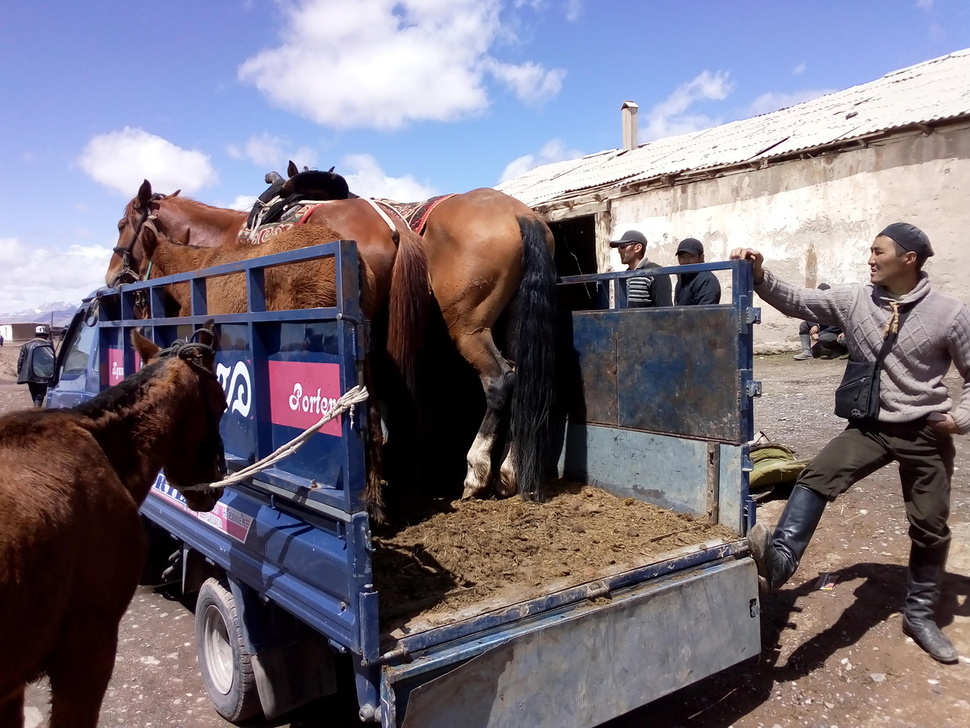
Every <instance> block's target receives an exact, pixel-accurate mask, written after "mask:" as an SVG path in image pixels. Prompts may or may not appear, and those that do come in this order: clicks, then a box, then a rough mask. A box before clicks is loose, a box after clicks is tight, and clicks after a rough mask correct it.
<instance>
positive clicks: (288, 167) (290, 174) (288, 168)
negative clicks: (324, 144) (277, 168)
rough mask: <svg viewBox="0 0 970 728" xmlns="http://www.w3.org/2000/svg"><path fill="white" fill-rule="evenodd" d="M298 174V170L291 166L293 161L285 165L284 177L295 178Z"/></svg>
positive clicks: (293, 165)
mask: <svg viewBox="0 0 970 728" xmlns="http://www.w3.org/2000/svg"><path fill="white" fill-rule="evenodd" d="M299 172H300V168H299V167H297V166H296V165H295V164H293V160H292V159H291V160H290V163H289V164H288V165H286V176H287V177H295V176H296V175H297V174H299Z"/></svg>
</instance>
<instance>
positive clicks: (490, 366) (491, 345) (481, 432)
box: [455, 329, 515, 498]
mask: <svg viewBox="0 0 970 728" xmlns="http://www.w3.org/2000/svg"><path fill="white" fill-rule="evenodd" d="M455 344H456V345H457V346H458V351H459V352H460V353H461V355H462V356H463V357H465V360H466V361H468V363H469V364H471V365H472V367H473V368H474V369H475V371H476V372H477V373H478V378H479V379H480V380H481V382H482V388H483V389H484V390H485V417H484V418H483V419H482V424H481V426H480V427H479V428H478V434H477V435H476V436H475V440H474V442H472V446H471V448H470V449H469V450H468V458H467V460H468V471H467V473H466V474H465V489H464V492H463V493H462V498H472V497H474V496H477V495H479V494H481V493H482V492H483V491H485V489H486V488H488V486H489V485H490V483H491V480H492V458H493V453H494V450H495V447H496V443H497V442H498V441H499V440H500V439H504V438H501V437H500V435H501V433H502V430H503V429H504V428H503V423H504V421H505V420H506V419H507V416H508V410H509V402H510V397H511V394H512V389H513V387H514V386H515V372H514V371H513V370H512V366H511V365H510V364H509V362H508V361H507V360H506V359H505V357H504V356H502V354H501V352H499V350H498V348H497V347H496V346H495V342H494V341H493V340H492V335H491V333H490V332H489V331H488V330H487V329H484V330H479V331H477V332H475V333H474V334H471V335H469V336H467V337H462V338H459V339H457V340H456V341H455ZM501 495H508V494H507V493H501Z"/></svg>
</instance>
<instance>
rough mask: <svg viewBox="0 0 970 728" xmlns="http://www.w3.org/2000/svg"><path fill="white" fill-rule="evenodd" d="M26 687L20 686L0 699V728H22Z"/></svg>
mask: <svg viewBox="0 0 970 728" xmlns="http://www.w3.org/2000/svg"><path fill="white" fill-rule="evenodd" d="M26 687H27V686H26V685H24V684H21V685H19V686H18V687H16V688H14V689H12V690H10V692H8V693H6V694H5V695H3V696H2V697H0V726H3V728H23V725H24V690H25V689H26Z"/></svg>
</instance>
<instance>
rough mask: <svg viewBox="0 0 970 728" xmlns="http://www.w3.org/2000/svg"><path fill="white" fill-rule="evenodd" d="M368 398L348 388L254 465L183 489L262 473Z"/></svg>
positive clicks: (228, 482)
mask: <svg viewBox="0 0 970 728" xmlns="http://www.w3.org/2000/svg"><path fill="white" fill-rule="evenodd" d="M366 399H367V388H366V387H361V386H356V387H354V388H353V389H348V390H347V391H346V392H345V393H344V394H343V395H342V396H341V397H340V399H338V400H337V401H336V403H334V407H333V409H332V410H330V411H329V412H328V413H327V414H325V415H324V416H323V417H321V418H320V419H319V420H317V422H316V423H315V424H313V425H311V426H310V427H308V428H307V429H306V430H304V431H303V432H301V433H300V434H299V435H297V436H296V437H294V438H293V439H292V440H290V441H289V442H288V443H286V444H285V445H281V446H280V447H278V448H277V449H276V450H275V451H274V452H272V453H270V454H269V455H267V456H266V457H264V458H262V459H261V460H257V461H256V462H254V463H253V464H252V465H247V466H246V467H245V468H243V469H241V470H237V471H236V472H235V473H233V474H232V475H230V476H228V477H226V478H223V479H222V480H220V481H218V482H216V483H199V484H198V485H192V486H189V487H187V488H182V491H206V490H215V489H216V488H224V487H225V486H227V485H235V484H236V483H241V482H242V481H244V480H247V479H248V478H251V477H253V476H254V475H256V474H257V473H261V472H262V471H264V470H266V469H267V468H271V467H272V466H273V465H275V464H276V463H278V462H279V461H280V460H283V459H284V458H286V457H288V456H290V455H292V454H293V453H295V452H296V451H297V450H299V449H300V448H301V447H303V445H304V444H306V442H307V440H309V439H310V437H311V436H312V435H314V434H316V433H317V431H318V430H319V429H320V428H321V427H323V426H324V425H325V424H327V423H328V422H330V420H332V419H334V418H336V417H339V416H340V415H342V414H343V413H344V412H347V411H348V410H352V409H353V408H354V406H355V405H357V404H359V403H361V402H363V401H365V400H366Z"/></svg>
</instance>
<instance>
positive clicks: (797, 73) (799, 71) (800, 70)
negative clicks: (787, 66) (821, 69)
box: [791, 61, 808, 76]
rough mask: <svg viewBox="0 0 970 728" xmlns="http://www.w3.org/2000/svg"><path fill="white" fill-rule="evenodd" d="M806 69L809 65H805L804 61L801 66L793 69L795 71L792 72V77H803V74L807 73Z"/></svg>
mask: <svg viewBox="0 0 970 728" xmlns="http://www.w3.org/2000/svg"><path fill="white" fill-rule="evenodd" d="M806 68H808V66H807V65H805V62H804V61H802V62H801V63H799V64H798V65H797V66H795V67H794V68H793V69H792V70H791V72H792V75H793V76H801V75H802V74H803V73H805V69H806Z"/></svg>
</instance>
